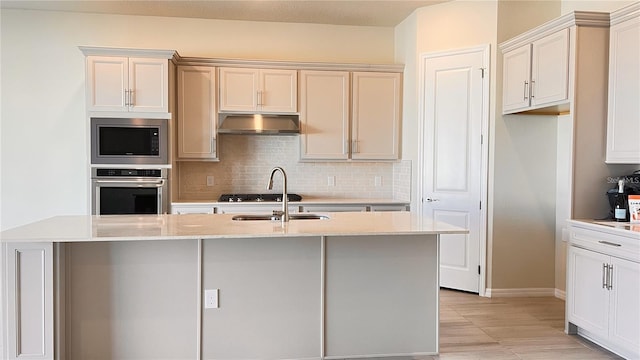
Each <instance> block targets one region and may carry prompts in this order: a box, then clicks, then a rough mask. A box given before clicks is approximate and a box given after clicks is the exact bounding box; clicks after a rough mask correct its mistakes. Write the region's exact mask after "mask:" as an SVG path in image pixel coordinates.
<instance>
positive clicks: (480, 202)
mask: <svg viewBox="0 0 640 360" xmlns="http://www.w3.org/2000/svg"><path fill="white" fill-rule="evenodd" d="M480 210H482V201H480Z"/></svg>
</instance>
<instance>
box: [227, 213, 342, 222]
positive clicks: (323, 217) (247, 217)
mask: <svg viewBox="0 0 640 360" xmlns="http://www.w3.org/2000/svg"><path fill="white" fill-rule="evenodd" d="M231 219H232V220H235V221H253V220H270V221H279V220H280V215H270V214H244V215H236V216H234V217H232V218H231ZM289 219H290V220H327V219H329V217H328V216H326V215H318V214H290V215H289Z"/></svg>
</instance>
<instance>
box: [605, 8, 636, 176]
mask: <svg viewBox="0 0 640 360" xmlns="http://www.w3.org/2000/svg"><path fill="white" fill-rule="evenodd" d="M611 24H612V25H611V29H610V31H609V103H608V104H609V111H608V116H607V155H606V162H607V163H610V164H640V3H636V4H635V5H634V6H633V7H626V8H624V9H622V10H621V11H619V12H615V13H612V14H611Z"/></svg>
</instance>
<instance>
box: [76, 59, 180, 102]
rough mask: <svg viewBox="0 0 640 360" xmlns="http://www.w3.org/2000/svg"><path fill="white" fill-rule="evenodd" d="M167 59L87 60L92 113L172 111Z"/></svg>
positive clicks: (88, 94)
mask: <svg viewBox="0 0 640 360" xmlns="http://www.w3.org/2000/svg"><path fill="white" fill-rule="evenodd" d="M168 79H169V62H168V60H167V59H153V58H127V57H111V56H89V57H87V80H88V81H87V85H88V87H89V88H88V91H87V96H88V99H87V107H88V109H87V110H89V111H123V112H168V109H169V107H168V99H169V95H168V94H169V80H168Z"/></svg>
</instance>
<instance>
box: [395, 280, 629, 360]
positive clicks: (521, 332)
mask: <svg viewBox="0 0 640 360" xmlns="http://www.w3.org/2000/svg"><path fill="white" fill-rule="evenodd" d="M383 359H385V360H392V359H393V360H396V359H403V360H407V359H415V360H436V359H446V360H450V359H454V360H476V359H492V360H512V359H513V360H519V359H526V360H538V359H540V360H547V359H548V360H562V359H576V360H577V359H580V360H599V359H607V360H608V359H622V358H621V357H619V356H617V355H615V354H613V353H611V352H609V351H607V350H605V349H603V348H601V347H599V346H597V345H595V344H593V343H591V342H589V341H587V340H585V339H583V338H582V337H579V336H575V335H566V334H565V333H564V301H562V300H560V299H557V298H553V297H533V298H484V297H480V296H478V295H475V294H468V293H464V292H458V291H452V290H444V289H443V290H440V355H438V356H417V357H409V358H407V357H393V358H383Z"/></svg>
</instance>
